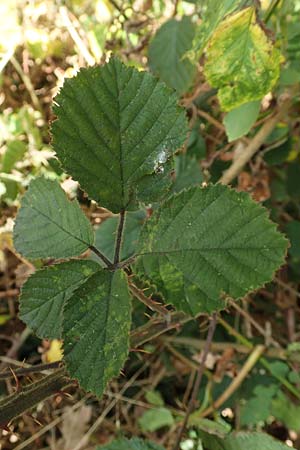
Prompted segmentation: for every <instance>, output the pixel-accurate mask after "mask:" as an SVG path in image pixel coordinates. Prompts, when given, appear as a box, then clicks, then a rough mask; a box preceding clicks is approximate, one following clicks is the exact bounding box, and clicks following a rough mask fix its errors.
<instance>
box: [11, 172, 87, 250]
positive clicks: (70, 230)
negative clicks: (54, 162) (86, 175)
mask: <svg viewBox="0 0 300 450" xmlns="http://www.w3.org/2000/svg"><path fill="white" fill-rule="evenodd" d="M93 241H94V232H93V229H92V226H91V224H90V222H89V221H88V219H87V218H86V216H85V215H84V213H83V212H82V211H81V209H80V207H79V204H78V202H77V201H76V200H74V201H72V202H71V201H69V200H68V198H67V196H66V194H65V192H64V190H63V189H62V188H61V187H60V185H59V184H58V182H57V181H52V180H48V179H46V178H43V177H40V178H37V179H35V180H33V181H32V182H31V183H30V185H29V188H28V191H27V192H26V194H25V195H24V197H23V199H22V202H21V208H20V210H19V213H18V215H17V219H16V223H15V227H14V245H15V248H16V250H17V251H18V252H19V253H21V254H22V255H24V256H26V257H28V258H67V257H70V256H77V255H80V254H81V253H83V252H84V251H85V250H87V248H88V247H89V246H90V245H92V244H93Z"/></svg>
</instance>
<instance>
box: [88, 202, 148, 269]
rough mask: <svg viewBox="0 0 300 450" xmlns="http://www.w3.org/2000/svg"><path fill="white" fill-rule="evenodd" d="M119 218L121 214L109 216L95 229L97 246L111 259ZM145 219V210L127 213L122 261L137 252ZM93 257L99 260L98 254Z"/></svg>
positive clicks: (92, 256) (112, 257)
mask: <svg viewBox="0 0 300 450" xmlns="http://www.w3.org/2000/svg"><path fill="white" fill-rule="evenodd" d="M119 220H120V219H119V216H113V217H109V218H108V219H106V220H105V221H104V222H103V223H101V224H100V226H99V227H98V228H97V229H96V231H95V246H96V247H97V248H98V250H100V251H101V252H102V253H103V254H104V255H105V256H106V257H107V258H108V259H109V260H110V261H113V259H114V252H115V246H116V236H117V232H118V226H119ZM145 220H146V211H145V210H140V211H132V212H128V213H126V216H125V224H124V231H123V239H122V245H121V261H124V260H125V259H128V258H130V257H131V256H133V255H134V254H135V253H136V247H137V244H138V240H139V237H140V233H141V229H142V226H143V224H144V222H145ZM91 258H92V259H94V261H98V262H99V258H98V256H96V255H94V254H92V255H91ZM100 264H101V261H100Z"/></svg>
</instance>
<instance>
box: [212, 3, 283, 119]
mask: <svg viewBox="0 0 300 450" xmlns="http://www.w3.org/2000/svg"><path fill="white" fill-rule="evenodd" d="M280 62H281V53H280V51H279V50H278V49H277V48H275V47H274V45H273V42H272V41H271V40H270V39H269V38H268V37H267V35H266V33H265V31H264V30H263V29H262V28H261V26H260V25H259V24H258V23H257V21H256V13H255V8H254V7H250V8H246V9H244V10H242V11H240V12H237V13H235V14H233V15H231V16H229V17H228V18H226V19H225V20H224V21H223V22H221V23H220V24H219V26H218V27H217V29H216V30H215V32H214V34H213V35H212V37H211V39H210V42H209V45H208V48H207V59H206V63H205V68H204V72H205V75H206V77H207V80H208V81H209V82H210V84H211V85H212V86H213V87H216V88H218V89H219V91H218V97H219V100H220V103H221V107H222V108H223V109H224V110H225V111H229V110H231V109H234V108H237V107H238V106H240V105H242V104H243V103H247V102H250V101H253V100H260V99H261V98H262V97H263V96H264V95H266V94H267V93H268V92H270V91H271V90H272V88H273V87H274V85H275V84H276V82H277V80H278V77H279V72H280Z"/></svg>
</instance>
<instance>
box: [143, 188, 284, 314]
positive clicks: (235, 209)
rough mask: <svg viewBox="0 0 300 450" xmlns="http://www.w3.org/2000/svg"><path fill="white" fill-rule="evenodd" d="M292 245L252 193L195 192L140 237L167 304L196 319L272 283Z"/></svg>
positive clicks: (162, 212) (181, 197)
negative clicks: (228, 297) (199, 314)
mask: <svg viewBox="0 0 300 450" xmlns="http://www.w3.org/2000/svg"><path fill="white" fill-rule="evenodd" d="M286 248H287V240H286V239H285V238H284V237H283V235H281V234H280V233H279V232H278V231H277V230H276V226H275V224H273V223H272V222H271V221H270V220H269V218H268V215H267V211H266V210H265V209H264V208H262V207H261V206H260V205H259V204H257V203H255V202H254V201H253V200H252V199H251V198H250V197H249V195H248V194H246V193H244V192H236V191H234V190H232V189H230V188H228V187H226V186H222V185H215V186H208V187H206V188H200V187H194V188H191V189H189V190H187V191H183V192H181V193H180V194H178V195H175V196H173V197H171V198H170V199H168V200H167V201H166V202H165V203H164V204H163V205H162V206H161V208H160V209H159V210H157V211H155V212H154V214H153V216H152V217H151V219H150V220H149V221H148V222H147V224H146V226H145V228H144V229H143V230H142V233H141V248H140V251H139V253H140V254H141V255H142V256H141V259H142V265H143V269H144V271H145V272H146V274H147V275H148V276H149V277H150V279H152V281H153V282H155V283H157V285H158V287H159V288H161V289H162V290H163V293H164V295H165V296H166V300H167V301H169V302H171V303H174V305H175V306H176V307H177V308H178V309H182V310H183V311H186V312H188V313H191V314H197V313H198V312H203V311H208V312H211V311H213V310H216V309H218V308H222V307H224V306H225V301H224V297H225V296H226V295H227V296H231V297H233V298H240V297H242V296H244V295H245V294H246V293H247V292H249V291H252V290H254V289H257V288H259V287H261V286H262V285H263V284H264V283H266V282H268V281H271V279H272V277H273V274H274V271H275V270H276V269H278V268H279V267H280V265H281V264H282V263H283V261H284V256H285V253H286Z"/></svg>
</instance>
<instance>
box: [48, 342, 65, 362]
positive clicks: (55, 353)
mask: <svg viewBox="0 0 300 450" xmlns="http://www.w3.org/2000/svg"><path fill="white" fill-rule="evenodd" d="M45 356H46V361H47V362H49V363H52V362H55V361H61V360H62V359H63V351H62V341H59V340H58V339H53V341H51V344H50V348H49V350H47V352H46V354H45Z"/></svg>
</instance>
